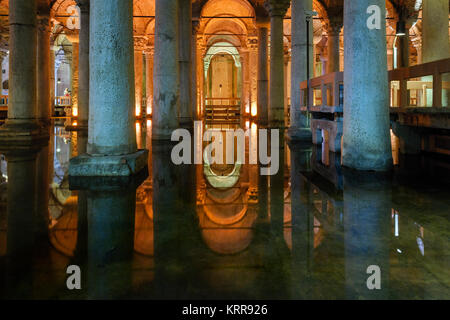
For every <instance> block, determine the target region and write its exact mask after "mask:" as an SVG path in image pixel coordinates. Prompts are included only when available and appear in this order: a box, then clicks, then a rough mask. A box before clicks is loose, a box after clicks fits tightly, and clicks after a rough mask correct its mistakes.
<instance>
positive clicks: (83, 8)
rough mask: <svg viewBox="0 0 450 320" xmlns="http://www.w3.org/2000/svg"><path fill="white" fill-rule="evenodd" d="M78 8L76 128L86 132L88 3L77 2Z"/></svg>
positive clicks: (87, 112)
mask: <svg viewBox="0 0 450 320" xmlns="http://www.w3.org/2000/svg"><path fill="white" fill-rule="evenodd" d="M77 4H78V6H79V7H80V12H81V13H80V15H81V17H80V36H79V38H80V47H79V66H78V79H79V84H78V127H79V128H80V129H83V130H87V128H88V122H89V1H87V0H77Z"/></svg>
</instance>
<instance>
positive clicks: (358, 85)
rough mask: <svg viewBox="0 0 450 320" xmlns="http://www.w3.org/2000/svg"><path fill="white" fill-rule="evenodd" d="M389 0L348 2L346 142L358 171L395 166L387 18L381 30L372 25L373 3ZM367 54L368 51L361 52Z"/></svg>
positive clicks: (346, 154) (347, 162) (346, 158)
mask: <svg viewBox="0 0 450 320" xmlns="http://www.w3.org/2000/svg"><path fill="white" fill-rule="evenodd" d="M370 5H378V6H379V7H380V8H381V12H382V13H384V12H385V10H386V4H385V1H384V0H361V1H350V0H345V2H344V29H345V33H346V38H345V68H344V101H345V105H344V143H343V150H342V162H343V165H344V166H347V167H350V168H353V169H357V170H377V171H383V170H388V169H390V168H391V167H392V152H391V141H390V133H389V129H390V123H389V89H388V74H387V53H386V21H385V19H381V29H372V30H371V29H369V28H367V13H366V12H367V7H368V6H370ZM361 52H364V54H361Z"/></svg>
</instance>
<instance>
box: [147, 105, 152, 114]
mask: <svg viewBox="0 0 450 320" xmlns="http://www.w3.org/2000/svg"><path fill="white" fill-rule="evenodd" d="M152 112H153V110H152V106H148V107H147V115H148V116H151V115H152Z"/></svg>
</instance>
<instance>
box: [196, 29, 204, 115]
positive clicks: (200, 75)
mask: <svg viewBox="0 0 450 320" xmlns="http://www.w3.org/2000/svg"><path fill="white" fill-rule="evenodd" d="M201 41H202V38H201V37H197V44H198V46H197V79H198V86H197V95H198V110H199V111H198V112H199V114H197V116H198V118H202V117H203V108H204V104H205V100H204V98H205V93H204V89H205V72H204V69H205V63H204V62H205V60H204V59H205V54H206V49H205V46H204V45H202V42H201Z"/></svg>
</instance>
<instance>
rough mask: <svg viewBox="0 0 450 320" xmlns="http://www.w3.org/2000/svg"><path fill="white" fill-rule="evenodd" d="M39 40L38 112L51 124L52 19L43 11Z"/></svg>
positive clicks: (40, 20)
mask: <svg viewBox="0 0 450 320" xmlns="http://www.w3.org/2000/svg"><path fill="white" fill-rule="evenodd" d="M37 35H38V41H37V109H38V110H37V113H38V119H39V120H40V121H41V123H42V124H44V125H49V124H50V116H51V113H50V106H51V103H50V21H49V14H48V13H43V14H42V15H40V16H39V19H38V32H37Z"/></svg>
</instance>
